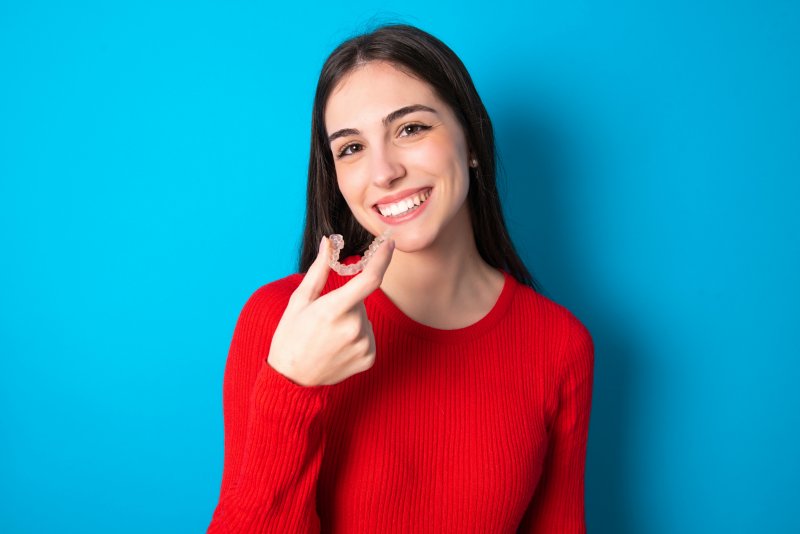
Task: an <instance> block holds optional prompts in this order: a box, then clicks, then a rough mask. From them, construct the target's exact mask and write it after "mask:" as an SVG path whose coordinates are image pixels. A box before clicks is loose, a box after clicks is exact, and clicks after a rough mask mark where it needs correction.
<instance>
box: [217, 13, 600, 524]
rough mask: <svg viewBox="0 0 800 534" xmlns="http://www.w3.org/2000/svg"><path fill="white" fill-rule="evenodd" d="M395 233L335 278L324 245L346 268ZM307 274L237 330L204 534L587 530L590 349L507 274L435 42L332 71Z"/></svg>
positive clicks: (469, 114) (350, 48)
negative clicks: (339, 246)
mask: <svg viewBox="0 0 800 534" xmlns="http://www.w3.org/2000/svg"><path fill="white" fill-rule="evenodd" d="M387 229H391V231H392V234H391V237H390V238H389V239H387V240H386V241H385V242H384V243H383V244H381V245H380V246H379V247H378V248H377V250H376V252H375V253H374V255H373V256H372V257H371V259H370V261H369V263H368V264H367V265H366V267H365V268H364V270H363V271H362V272H361V273H360V274H357V275H355V276H353V277H345V276H340V275H338V274H336V273H335V272H331V270H330V267H329V259H330V254H331V244H330V241H329V239H327V238H326V237H324V236H327V235H330V234H334V233H339V234H342V235H343V236H344V240H345V248H344V250H343V257H346V258H347V259H346V260H345V261H344V263H353V262H355V261H356V260H358V259H359V258H358V257H357V256H355V254H360V252H361V251H363V250H364V249H365V248H366V247H367V246H368V245H369V243H370V241H372V239H373V237H374V236H378V235H381V234H382V233H383V232H384V231H385V230H387ZM300 271H301V273H304V274H295V275H292V276H289V277H287V278H283V279H281V280H278V281H275V282H272V283H270V284H267V285H265V286H263V287H261V288H260V289H258V290H257V291H256V292H255V293H254V294H253V295H252V296H251V297H250V299H249V300H248V302H247V303H246V304H245V306H244V309H243V310H242V312H241V315H240V317H239V321H238V323H237V325H236V329H235V331H234V334H233V340H232V342H231V347H230V352H229V355H228V362H227V366H226V371H225V382H224V411H225V465H224V470H223V479H222V488H221V494H220V499H219V504H218V505H217V508H216V510H215V512H214V516H213V519H212V521H211V525H210V527H209V529H208V531H209V532H237V533H242V532H281V533H285V532H317V531H321V530H322V531H329V532H348V533H349V532H407V533H408V532H459V533H463V532H538V533H560V534H564V533H578V532H585V529H586V527H585V520H584V495H583V493H584V465H585V458H586V443H587V437H588V429H589V414H590V409H591V397H592V377H593V359H594V356H593V355H594V351H593V343H592V338H591V336H590V334H589V332H588V330H587V329H586V328H585V327H584V326H583V325H582V324H581V323H580V322H579V321H578V320H577V319H576V318H575V316H574V315H572V314H571V313H570V312H569V311H567V310H566V309H565V308H564V307H562V306H560V305H558V304H556V303H555V302H553V301H551V300H548V299H547V298H545V297H544V296H542V295H541V294H540V293H539V292H537V291H536V289H535V287H536V286H535V282H534V281H533V279H532V278H531V276H530V274H529V273H528V271H527V269H526V268H525V266H524V265H523V263H522V261H521V260H520V259H519V257H518V256H517V254H516V252H515V250H514V246H513V245H512V243H511V240H510V238H509V235H508V232H507V231H506V227H505V223H504V221H503V216H502V211H501V207H500V204H499V201H498V194H497V190H496V186H495V150H494V138H493V134H492V125H491V122H490V120H489V117H488V115H487V113H486V110H485V108H484V106H483V104H482V102H481V100H480V98H479V97H478V94H477V92H476V90H475V88H474V86H473V84H472V81H471V79H470V77H469V74H468V73H467V71H466V69H465V68H464V66H463V64H462V63H461V61H460V60H459V59H458V57H457V56H456V55H455V54H454V53H453V52H452V51H451V50H450V49H449V48H448V47H447V46H446V45H445V44H443V43H442V42H441V41H439V40H438V39H436V38H435V37H433V36H431V35H429V34H427V33H425V32H423V31H421V30H419V29H417V28H414V27H410V26H405V25H394V26H386V27H383V28H379V29H378V30H376V31H374V32H372V33H369V34H367V35H362V36H359V37H356V38H353V39H350V40H348V41H346V42H344V43H343V44H341V45H340V46H339V47H338V48H337V49H336V50H335V51H334V52H333V53H332V54H331V56H330V57H329V58H328V59H327V61H326V62H325V65H324V66H323V69H322V73H321V75H320V78H319V83H318V86H317V92H316V98H315V102H314V110H313V118H312V140H311V156H310V163H309V175H308V204H307V211H306V227H305V234H304V238H303V244H302V251H301V258H300Z"/></svg>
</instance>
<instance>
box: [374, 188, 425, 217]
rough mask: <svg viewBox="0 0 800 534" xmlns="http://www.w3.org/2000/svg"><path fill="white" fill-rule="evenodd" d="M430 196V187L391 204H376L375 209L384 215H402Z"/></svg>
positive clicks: (417, 206) (416, 207)
mask: <svg viewBox="0 0 800 534" xmlns="http://www.w3.org/2000/svg"><path fill="white" fill-rule="evenodd" d="M429 196H431V189H430V188H428V189H425V190H423V191H420V192H418V193H415V194H413V195H411V196H409V197H406V198H404V199H401V200H398V201H397V202H392V203H391V204H376V205H375V209H376V210H377V211H378V212H379V213H380V214H381V215H383V216H384V217H402V216H404V215H407V214H408V213H411V212H413V211H415V210H417V209H418V208H419V207H420V206H421V205H422V204H423V203H424V202H425V201H426V200H428V197H429Z"/></svg>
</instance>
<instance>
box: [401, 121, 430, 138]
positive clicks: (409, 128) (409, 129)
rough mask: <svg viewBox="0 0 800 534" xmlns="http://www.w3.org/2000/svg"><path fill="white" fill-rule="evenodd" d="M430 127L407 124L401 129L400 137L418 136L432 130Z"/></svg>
mask: <svg viewBox="0 0 800 534" xmlns="http://www.w3.org/2000/svg"><path fill="white" fill-rule="evenodd" d="M430 128H431V127H430V126H427V125H425V124H416V123H415V124H406V125H404V126H403V127H402V128H401V129H400V137H408V136H411V135H417V134H418V133H420V132H422V131H425V130H430Z"/></svg>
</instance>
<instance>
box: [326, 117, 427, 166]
mask: <svg viewBox="0 0 800 534" xmlns="http://www.w3.org/2000/svg"><path fill="white" fill-rule="evenodd" d="M408 128H417V130H416V131H415V132H414V133H409V134H406V135H405V136H404V137H408V136H411V135H418V134H419V133H420V132H424V131H425V130H430V129H431V127H430V126H428V125H427V124H420V123H417V122H414V123H409V124H404V125H403V127H402V128H400V132H405V131H406V129H408ZM354 146H359V147H360V146H361V144H360V143H350V144H349V145H344V146H343V147H342V148H340V149H339V152H338V153H337V154H336V159H341V158H345V157H347V156H351V155H352V153H351V154H346V153H345V152H347V150H348V149H350V148H352V147H354Z"/></svg>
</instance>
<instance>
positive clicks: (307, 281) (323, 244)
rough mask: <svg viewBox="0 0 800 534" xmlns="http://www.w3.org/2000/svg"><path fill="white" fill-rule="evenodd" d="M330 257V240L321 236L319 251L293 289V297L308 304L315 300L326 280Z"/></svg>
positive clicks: (329, 269)
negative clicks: (298, 283)
mask: <svg viewBox="0 0 800 534" xmlns="http://www.w3.org/2000/svg"><path fill="white" fill-rule="evenodd" d="M329 259H330V240H329V239H328V238H327V237H325V236H322V240H321V241H320V243H319V251H318V252H317V257H316V259H314V263H312V264H311V266H310V267H309V268H308V271H307V272H306V274H305V276H303V280H302V281H301V282H300V285H299V286H297V289H295V291H294V295H295V298H296V299H298V300H299V301H301V302H303V303H305V304H309V303H311V302H313V301H315V300H316V299H317V298H318V297H319V294H320V293H322V290H323V289H324V288H325V282H327V280H328V273H330V271H331V268H330V265H329V264H328V260H329Z"/></svg>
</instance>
